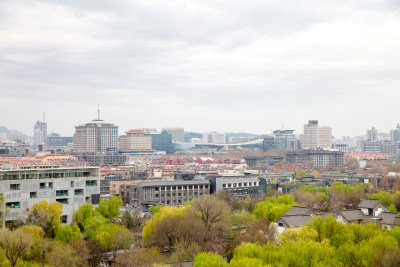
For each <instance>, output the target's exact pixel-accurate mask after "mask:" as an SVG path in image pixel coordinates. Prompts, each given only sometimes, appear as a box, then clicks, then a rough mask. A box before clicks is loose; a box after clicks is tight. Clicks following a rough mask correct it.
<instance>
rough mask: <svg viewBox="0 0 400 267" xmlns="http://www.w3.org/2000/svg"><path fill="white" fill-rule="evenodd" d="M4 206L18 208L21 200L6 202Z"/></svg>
mask: <svg viewBox="0 0 400 267" xmlns="http://www.w3.org/2000/svg"><path fill="white" fill-rule="evenodd" d="M6 206H7V208H10V209H19V208H21V202H8V203H7V204H6Z"/></svg>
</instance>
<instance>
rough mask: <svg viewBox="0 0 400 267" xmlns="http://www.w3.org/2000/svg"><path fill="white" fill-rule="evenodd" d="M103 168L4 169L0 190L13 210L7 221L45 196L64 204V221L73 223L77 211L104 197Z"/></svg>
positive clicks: (10, 221) (1, 175)
mask: <svg viewBox="0 0 400 267" xmlns="http://www.w3.org/2000/svg"><path fill="white" fill-rule="evenodd" d="M99 173H100V171H99V168H97V167H79V168H76V167H62V168H61V167H56V166H54V167H51V168H37V169H35V168H32V167H30V169H25V168H20V169H10V170H0V180H1V183H0V194H2V195H3V196H4V197H5V199H6V207H7V208H9V212H8V213H7V215H6V218H5V220H6V222H7V223H9V224H12V221H15V220H18V219H22V218H24V216H26V215H27V211H29V209H31V208H32V206H33V205H34V204H35V203H37V202H40V201H42V200H47V201H48V202H52V201H58V202H60V203H62V204H63V213H62V217H61V221H62V222H63V223H71V222H72V216H73V214H74V211H76V210H77V209H79V207H80V206H81V205H82V204H84V203H86V202H87V201H89V202H91V203H92V204H98V203H99V200H100V183H99V180H100V174H99Z"/></svg>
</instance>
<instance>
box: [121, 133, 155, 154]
mask: <svg viewBox="0 0 400 267" xmlns="http://www.w3.org/2000/svg"><path fill="white" fill-rule="evenodd" d="M151 149H152V138H151V135H150V134H145V132H144V131H142V130H130V131H127V132H126V135H122V136H120V137H119V151H120V152H124V153H125V152H127V153H129V152H131V153H135V152H148V151H151Z"/></svg>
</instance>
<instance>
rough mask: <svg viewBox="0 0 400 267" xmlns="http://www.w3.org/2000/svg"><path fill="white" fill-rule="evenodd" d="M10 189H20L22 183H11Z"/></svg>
mask: <svg viewBox="0 0 400 267" xmlns="http://www.w3.org/2000/svg"><path fill="white" fill-rule="evenodd" d="M10 190H20V184H10Z"/></svg>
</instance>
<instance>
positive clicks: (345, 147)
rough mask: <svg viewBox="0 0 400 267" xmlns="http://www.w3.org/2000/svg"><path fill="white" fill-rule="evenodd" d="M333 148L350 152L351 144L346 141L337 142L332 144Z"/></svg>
mask: <svg viewBox="0 0 400 267" xmlns="http://www.w3.org/2000/svg"><path fill="white" fill-rule="evenodd" d="M332 148H333V149H337V150H339V151H340V152H343V153H348V152H349V145H348V144H345V143H335V144H333V145H332Z"/></svg>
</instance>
